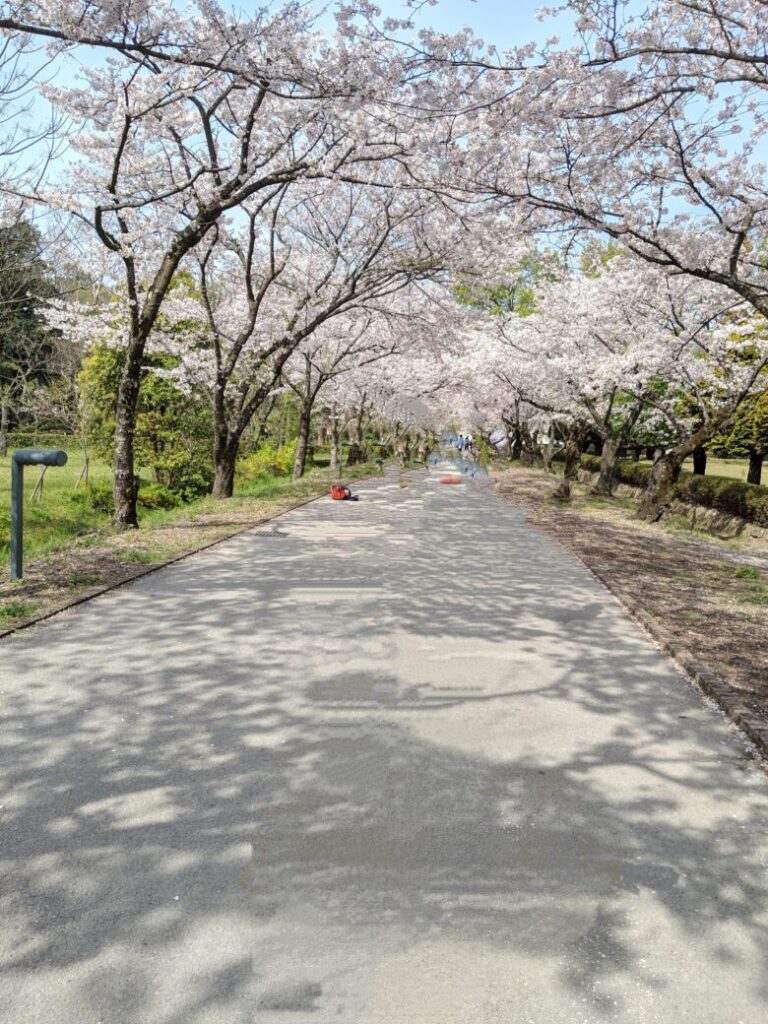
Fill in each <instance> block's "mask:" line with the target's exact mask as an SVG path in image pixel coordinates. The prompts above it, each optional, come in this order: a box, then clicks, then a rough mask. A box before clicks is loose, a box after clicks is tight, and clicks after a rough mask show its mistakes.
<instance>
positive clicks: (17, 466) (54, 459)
mask: <svg viewBox="0 0 768 1024" xmlns="http://www.w3.org/2000/svg"><path fill="white" fill-rule="evenodd" d="M66 461H67V453H66V452H63V451H61V450H59V449H50V448H19V450H18V451H15V452H14V453H13V455H12V456H11V579H12V580H20V579H21V577H22V576H23V574H24V573H23V570H24V545H23V541H24V467H25V466H63V465H65V464H66Z"/></svg>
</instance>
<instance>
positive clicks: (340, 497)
mask: <svg viewBox="0 0 768 1024" xmlns="http://www.w3.org/2000/svg"><path fill="white" fill-rule="evenodd" d="M331 497H332V498H333V500H334V501H349V499H350V498H351V497H352V491H350V489H349V488H348V487H345V486H344V484H333V485H332V486H331Z"/></svg>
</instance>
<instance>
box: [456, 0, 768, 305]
mask: <svg viewBox="0 0 768 1024" xmlns="http://www.w3.org/2000/svg"><path fill="white" fill-rule="evenodd" d="M566 7H567V8H568V9H570V10H572V11H573V13H574V21H575V26H576V29H577V32H578V34H579V35H578V43H577V45H575V46H573V47H572V48H570V49H567V50H564V49H561V48H558V42H557V40H553V41H551V42H550V44H549V46H548V47H547V48H545V50H544V51H543V53H540V54H539V53H536V52H535V51H534V50H533V49H532V48H529V49H528V50H527V51H524V52H523V51H515V52H514V53H510V54H508V55H502V57H501V59H500V60H499V59H497V60H496V62H495V64H494V63H492V62H491V61H490V60H488V59H487V58H480V57H479V58H476V59H474V61H473V58H472V54H471V53H466V54H464V55H462V58H461V59H463V60H465V61H466V62H467V63H468V65H474V66H478V67H479V68H481V69H482V75H481V74H480V72H478V84H477V89H476V103H475V106H474V108H472V110H471V111H469V112H468V113H467V114H466V115H465V122H464V129H463V138H462V141H461V142H458V141H457V142H456V143H455V145H456V146H461V147H463V148H464V149H465V150H466V151H467V152H466V158H465V160H464V163H463V165H462V173H460V174H458V175H457V177H456V179H455V181H456V186H457V188H460V189H462V188H463V189H466V190H471V189H472V188H474V189H477V190H478V191H479V192H480V193H481V194H485V195H487V196H495V197H496V198H497V199H499V200H500V201H501V202H502V203H508V204H510V205H512V206H515V207H521V208H524V209H527V210H529V211H530V214H531V217H532V218H533V220H534V221H536V222H537V223H538V225H539V228H540V229H545V230H552V229H558V230H560V231H562V232H563V233H564V234H563V235H562V236H561V238H562V240H563V242H565V241H566V240H567V233H570V235H571V237H574V236H578V235H586V236H589V235H590V234H593V233H599V234H601V235H603V236H608V237H609V238H612V239H615V240H616V241H617V242H619V243H620V244H621V245H622V246H623V247H625V248H626V249H628V250H629V251H631V252H633V253H634V254H636V255H637V256H639V257H641V258H642V259H644V260H646V261H648V262H650V263H653V264H655V265H657V266H660V267H662V268H666V269H669V270H671V271H674V272H678V273H683V274H686V275H688V276H690V277H693V278H696V279H699V280H706V281H710V282H713V283H716V284H720V285H723V286H725V287H727V288H729V289H731V290H732V291H733V292H734V293H736V294H737V295H738V296H739V297H740V298H742V299H744V300H745V301H747V302H749V303H750V304H751V305H752V306H753V307H754V308H755V309H756V310H758V311H759V312H761V313H763V314H766V313H768V285H767V284H766V278H765V258H764V239H765V234H766V228H767V227H768V177H767V173H766V165H765V163H764V160H763V154H762V152H761V148H760V147H761V145H762V144H763V138H764V130H765V118H766V113H768V108H767V107H766V104H767V103H768V92H767V91H766V84H768V58H767V57H766V54H765V49H764V45H763V39H764V35H765V4H764V3H763V2H762V0H706V3H699V2H693V3H689V2H688V0H655V2H654V3H652V4H651V5H650V6H649V7H648V8H637V7H636V5H634V4H632V3H631V2H630V0H584V2H582V0H573V2H572V3H568V4H567V5H566ZM524 64H525V65H527V66H526V67H525V69H524V70H521V67H522V65H524ZM461 135H462V132H461V131H460V130H457V136H461ZM467 140H469V144H467ZM470 151H473V152H474V157H473V158H472V159H470V157H469V152H470ZM452 166H453V168H454V169H455V168H456V167H458V166H459V165H458V164H457V163H456V162H454V164H453V165H452Z"/></svg>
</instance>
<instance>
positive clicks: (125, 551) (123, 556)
mask: <svg viewBox="0 0 768 1024" xmlns="http://www.w3.org/2000/svg"><path fill="white" fill-rule="evenodd" d="M116 554H117V557H118V558H119V559H120V561H121V562H138V563H142V564H144V563H151V562H161V561H162V560H163V555H161V554H159V553H158V552H155V551H145V550H144V549H143V548H121V549H120V550H119V551H117V552H116Z"/></svg>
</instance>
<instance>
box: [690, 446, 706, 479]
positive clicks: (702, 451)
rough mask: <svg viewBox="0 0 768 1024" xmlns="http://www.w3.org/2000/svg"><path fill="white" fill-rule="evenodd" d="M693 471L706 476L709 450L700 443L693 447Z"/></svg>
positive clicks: (697, 474)
mask: <svg viewBox="0 0 768 1024" xmlns="http://www.w3.org/2000/svg"><path fill="white" fill-rule="evenodd" d="M693 472H694V473H695V474H696V476H704V475H705V473H706V472H707V450H706V448H704V446H703V445H700V444H697V445H696V447H695V448H694V449H693Z"/></svg>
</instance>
